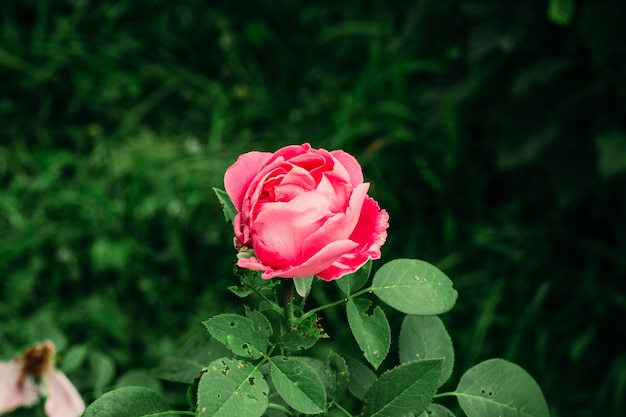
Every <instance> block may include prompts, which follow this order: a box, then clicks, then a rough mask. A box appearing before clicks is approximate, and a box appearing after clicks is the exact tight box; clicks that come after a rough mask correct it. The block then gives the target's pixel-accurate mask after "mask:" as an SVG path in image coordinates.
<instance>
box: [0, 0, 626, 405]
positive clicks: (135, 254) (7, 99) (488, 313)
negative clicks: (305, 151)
mask: <svg viewBox="0 0 626 417" xmlns="http://www.w3.org/2000/svg"><path fill="white" fill-rule="evenodd" d="M624 16H626V3H624V2H623V1H620V0H595V1H593V0H588V1H583V0H550V1H546V0H509V1H506V2H503V1H501V0H458V1H452V0H415V1H396V2H383V1H355V0H347V1H341V2H339V1H330V0H321V1H316V2H298V1H295V0H278V1H262V0H260V1H243V2H231V1H211V2H205V1H200V0H181V1H178V2H168V1H164V0H137V1H108V0H103V1H98V2H90V1H87V0H58V1H52V0H38V1H35V0H24V1H21V2H18V1H11V0H0V93H1V94H0V184H1V187H2V188H1V193H0V277H1V278H0V359H1V360H6V359H8V358H10V357H12V356H13V355H15V354H16V353H17V352H19V351H20V349H22V348H23V347H24V346H27V345H28V344H30V343H33V342H34V341H37V340H40V339H42V338H44V337H50V338H52V339H53V340H54V341H55V342H56V343H57V346H58V347H59V350H60V351H61V353H62V354H61V359H62V362H61V368H62V369H63V370H65V371H66V372H67V373H68V375H70V377H71V378H72V380H73V381H75V382H76V385H77V386H78V387H79V389H80V390H81V393H82V394H83V395H84V396H85V399H86V400H87V401H91V400H92V399H93V398H94V397H96V396H98V395H100V394H102V393H103V392H104V391H106V390H108V389H110V388H111V387H112V386H115V385H124V384H131V383H142V384H146V385H150V386H153V387H155V388H156V389H159V390H161V392H163V393H164V395H166V396H169V397H171V398H172V401H173V403H176V401H181V402H183V403H184V390H185V388H184V386H180V385H170V384H168V383H163V382H160V381H158V380H156V379H154V378H153V377H152V376H151V375H150V373H149V370H150V369H152V368H153V367H155V366H157V365H158V364H159V362H160V361H161V360H162V359H163V358H164V357H165V356H167V355H168V354H170V353H171V352H172V351H173V350H174V349H175V348H176V347H177V346H179V345H180V343H181V341H182V340H184V336H185V335H187V334H189V333H190V332H192V331H193V330H198V329H200V330H201V328H202V325H201V324H200V321H201V320H204V319H207V318H209V317H210V316H212V315H213V314H215V313H217V312H222V311H233V312H241V302H240V300H238V299H236V298H235V297H234V296H233V295H231V294H230V293H229V292H228V291H227V290H226V286H227V285H231V284H232V282H233V275H232V265H233V259H234V250H233V248H232V231H231V230H230V228H229V226H228V225H227V224H226V223H225V222H224V218H223V216H222V213H221V209H220V206H219V204H218V202H217V199H216V198H215V196H214V195H213V194H212V190H211V187H214V186H217V187H222V176H223V173H224V170H225V169H226V167H227V166H228V165H230V164H231V163H232V162H234V160H235V159H236V157H237V155H238V154H239V153H241V152H246V151H250V150H266V151H273V150H275V149H277V148H278V147H281V146H284V145H287V144H291V143H303V142H310V143H311V144H312V145H313V146H314V147H323V148H327V149H338V148H341V149H345V150H347V151H348V152H351V153H353V154H354V155H355V156H356V157H357V158H358V159H359V161H361V163H362V166H363V171H364V173H365V177H366V180H368V181H369V182H371V184H372V185H371V189H370V195H372V196H373V197H374V198H376V199H377V200H378V201H379V202H380V204H381V206H382V207H385V208H386V209H387V210H388V211H389V213H390V223H391V227H390V229H389V238H388V242H387V244H386V245H385V246H384V248H383V261H382V262H384V261H385V260H390V259H394V258H399V257H410V258H419V259H424V260H427V261H429V262H431V263H433V264H435V265H437V266H438V267H440V268H441V269H442V270H443V271H445V272H446V273H447V274H448V276H450V277H451V279H452V280H453V281H454V282H455V286H456V288H457V289H458V291H459V300H458V302H457V305H456V307H455V309H454V310H452V312H450V313H448V314H446V315H445V316H444V317H443V319H444V321H445V322H446V324H447V326H448V329H449V331H450V333H451V336H452V340H453V341H454V343H455V347H456V356H457V362H456V365H455V368H456V370H455V375H454V376H453V382H452V383H451V384H450V386H449V387H448V388H450V389H453V388H454V386H455V385H456V383H457V381H458V377H459V376H460V375H461V374H462V372H463V371H465V370H466V369H467V368H469V367H470V366H472V365H474V364H476V363H477V362H479V361H481V360H484V359H487V358H490V357H503V358H506V359H508V360H511V361H514V362H516V363H518V364H519V365H521V366H522V367H524V368H525V369H526V370H528V371H529V373H530V374H531V375H533V376H534V378H535V379H536V380H537V381H538V382H539V384H540V385H541V387H542V388H543V390H544V393H545V395H546V398H547V401H548V403H549V405H550V408H551V412H552V415H553V416H555V417H557V416H580V417H582V416H597V415H613V416H617V415H621V413H622V412H623V409H624V407H626V351H625V350H624V348H623V342H622V340H624V337H626V325H625V324H624V323H625V320H624V319H625V318H626V314H625V313H626V219H625V216H624V215H625V214H626V193H625V191H626V46H625V44H624V39H626V25H625V24H624V22H623V17H624ZM382 262H379V263H378V265H380V264H381V263H382ZM376 267H377V265H376V264H375V266H374V268H376ZM322 287H324V288H322ZM334 291H335V287H334V286H318V292H319V295H318V296H317V297H318V300H317V301H318V302H322V301H323V298H328V299H334V297H335V294H334V293H333V292H334ZM333 314H334V315H333ZM390 314H391V316H392V318H393V313H390ZM342 320H344V317H343V315H342V313H341V312H340V311H339V312H336V313H329V316H328V317H327V318H326V319H325V321H324V324H325V326H327V330H328V332H329V334H330V335H331V336H333V335H334V336H333V337H335V339H332V338H331V339H330V341H329V342H324V343H330V344H332V343H337V342H340V341H341V338H342V337H343V336H341V333H342V331H343V330H342V329H343V328H344V326H345V325H346V324H345V323H344V322H342ZM398 327H399V322H398V321H397V320H395V321H394V322H393V323H392V331H393V332H394V336H395V337H396V338H397V330H398ZM333 340H334V342H333ZM351 343H353V344H354V342H351ZM392 352H393V350H392ZM394 360H396V359H395V358H393V357H391V358H390V359H389V362H390V363H391V364H392V363H393V361H394ZM17 414H19V413H16V415H17ZM20 415H21V414H20ZM24 415H30V414H24Z"/></svg>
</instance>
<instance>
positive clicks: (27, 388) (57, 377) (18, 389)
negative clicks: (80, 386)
mask: <svg viewBox="0 0 626 417" xmlns="http://www.w3.org/2000/svg"><path fill="white" fill-rule="evenodd" d="M55 355H56V349H55V348H54V344H52V342H50V341H46V342H44V343H42V344H41V345H37V346H34V347H31V348H29V349H28V350H26V352H24V353H23V354H22V355H21V356H19V357H17V358H15V359H13V360H11V361H9V362H0V414H3V413H6V412H9V411H12V410H14V409H16V408H18V407H23V406H26V407H28V406H32V405H34V404H35V403H36V402H37V400H38V399H39V396H40V395H44V396H47V399H46V404H45V411H46V415H47V416H48V417H79V416H80V415H81V414H82V413H83V411H84V410H85V403H84V402H83V399H82V398H81V396H80V394H79V393H78V391H76V388H74V385H72V383H71V382H70V380H69V379H67V377H66V376H65V374H64V373H63V372H61V371H59V370H57V369H55V368H54V357H55Z"/></svg>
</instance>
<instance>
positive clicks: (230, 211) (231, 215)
mask: <svg viewBox="0 0 626 417" xmlns="http://www.w3.org/2000/svg"><path fill="white" fill-rule="evenodd" d="M213 192H215V195H216V196H217V199H218V200H220V203H221V204H222V209H223V210H224V218H225V219H226V221H227V222H229V223H232V222H233V220H234V219H235V216H236V215H237V209H236V208H235V205H234V204H233V202H232V201H231V199H230V197H229V196H228V194H227V193H226V191H224V190H220V189H219V188H215V187H213Z"/></svg>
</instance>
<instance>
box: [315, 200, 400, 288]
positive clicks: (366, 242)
mask: <svg viewBox="0 0 626 417" xmlns="http://www.w3.org/2000/svg"><path fill="white" fill-rule="evenodd" d="M388 227H389V214H387V212H386V211H385V210H381V209H380V208H379V207H378V203H376V201H375V200H374V199H372V198H367V199H366V200H365V203H364V204H363V209H362V210H361V217H360V219H359V223H358V224H357V226H356V228H355V229H354V232H353V233H352V235H351V236H350V239H352V240H354V241H356V242H358V243H359V245H358V246H357V247H356V248H355V249H354V250H352V251H351V252H348V253H346V254H344V255H343V256H341V257H340V258H339V259H338V260H337V261H336V262H334V263H333V264H332V265H331V266H329V267H328V268H327V269H325V270H324V271H322V272H320V273H318V274H317V276H318V277H319V278H320V279H323V280H325V281H331V280H334V279H337V278H341V277H342V276H343V275H345V274H349V273H352V272H354V271H356V270H357V269H359V268H360V267H362V266H363V265H364V264H365V262H367V260H368V259H379V258H380V247H381V246H382V245H383V244H384V243H385V240H386V239H387V228H388Z"/></svg>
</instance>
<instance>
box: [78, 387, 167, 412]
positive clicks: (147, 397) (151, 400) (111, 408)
mask: <svg viewBox="0 0 626 417" xmlns="http://www.w3.org/2000/svg"><path fill="white" fill-rule="evenodd" d="M167 411H168V407H167V405H166V404H165V402H164V401H163V400H162V399H161V397H160V396H159V395H158V394H157V393H156V392H154V391H152V390H151V389H149V388H145V387H124V388H118V389H116V390H113V391H109V392H107V393H106V394H104V395H103V396H101V397H100V398H98V399H97V400H96V401H94V402H93V403H91V404H90V405H89V407H87V409H86V410H85V412H84V413H83V416H85V417H91V416H93V417H96V416H97V417H145V416H149V415H153V414H156V415H158V414H159V413H165V412H167Z"/></svg>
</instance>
